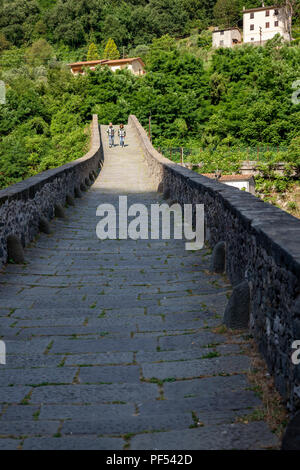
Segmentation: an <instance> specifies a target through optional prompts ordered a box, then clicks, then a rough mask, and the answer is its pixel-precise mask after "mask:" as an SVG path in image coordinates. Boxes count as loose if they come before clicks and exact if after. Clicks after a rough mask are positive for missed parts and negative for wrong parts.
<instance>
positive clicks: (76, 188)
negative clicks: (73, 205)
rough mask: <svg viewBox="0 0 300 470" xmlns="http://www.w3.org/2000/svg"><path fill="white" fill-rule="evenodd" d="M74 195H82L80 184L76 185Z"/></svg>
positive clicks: (78, 196)
mask: <svg viewBox="0 0 300 470" xmlns="http://www.w3.org/2000/svg"><path fill="white" fill-rule="evenodd" d="M74 195H75V197H77V198H80V197H82V193H81V191H80V188H79V187H78V186H76V187H75V188H74Z"/></svg>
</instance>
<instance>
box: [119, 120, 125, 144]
mask: <svg viewBox="0 0 300 470" xmlns="http://www.w3.org/2000/svg"><path fill="white" fill-rule="evenodd" d="M118 135H119V137H120V146H121V147H124V145H125V136H126V131H125V128H124V124H120V128H119V130H118Z"/></svg>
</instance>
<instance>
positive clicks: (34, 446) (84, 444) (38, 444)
mask: <svg viewBox="0 0 300 470" xmlns="http://www.w3.org/2000/svg"><path fill="white" fill-rule="evenodd" d="M11 445H12V443H11ZM123 446H124V440H123V439H120V438H116V437H115V438H110V437H104V438H95V437H93V438H89V437H80V438H78V437H60V438H47V437H41V438H28V439H25V441H24V445H23V447H22V448H23V449H24V450H122V449H123ZM0 449H1V440H0Z"/></svg>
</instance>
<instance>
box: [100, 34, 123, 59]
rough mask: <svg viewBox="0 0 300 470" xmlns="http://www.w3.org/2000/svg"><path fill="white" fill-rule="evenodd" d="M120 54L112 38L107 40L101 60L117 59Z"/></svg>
mask: <svg viewBox="0 0 300 470" xmlns="http://www.w3.org/2000/svg"><path fill="white" fill-rule="evenodd" d="M119 57H120V53H119V51H118V48H117V46H116V43H115V41H114V40H113V39H112V38H109V40H108V41H107V44H106V46H105V49H104V53H103V58H104V59H110V60H113V59H119Z"/></svg>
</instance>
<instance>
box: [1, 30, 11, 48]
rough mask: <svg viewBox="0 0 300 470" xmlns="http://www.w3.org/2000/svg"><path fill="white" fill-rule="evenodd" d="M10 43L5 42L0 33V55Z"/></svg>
mask: <svg viewBox="0 0 300 470" xmlns="http://www.w3.org/2000/svg"><path fill="white" fill-rule="evenodd" d="M9 46H10V43H9V42H8V41H7V40H6V37H5V36H4V34H3V33H0V53H1V52H2V51H4V50H5V49H9Z"/></svg>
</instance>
